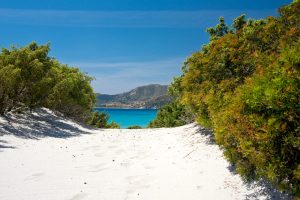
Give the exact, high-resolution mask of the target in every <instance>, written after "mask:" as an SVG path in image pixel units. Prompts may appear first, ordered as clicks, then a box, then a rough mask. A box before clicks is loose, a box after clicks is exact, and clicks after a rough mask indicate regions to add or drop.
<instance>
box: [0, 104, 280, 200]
mask: <svg viewBox="0 0 300 200" xmlns="http://www.w3.org/2000/svg"><path fill="white" fill-rule="evenodd" d="M0 133H1V134H2V136H0V163H1V165H0V177H1V179H0V199H1V200H21V199H24V200H25V199H26V200H31V199H32V200H33V199H40V200H56V199H57V200H64V199H65V200H80V199H101V200H126V199H143V200H159V199H162V200H168V199H170V200H176V199H178V200H179V199H184V200H194V199H195V200H196V199H197V200H199V199H237V200H241V199H276V198H278V199H280V198H283V197H280V196H279V195H280V194H278V193H274V192H273V193H272V192H270V188H264V186H261V185H260V186H259V185H256V184H254V183H253V184H251V185H247V184H245V183H244V182H243V181H242V179H241V178H240V176H239V175H237V174H236V173H235V172H234V170H233V169H232V167H230V165H229V163H228V162H227V161H226V160H225V159H224V157H223V155H222V151H221V150H220V148H219V147H218V146H217V145H216V144H215V143H214V141H213V137H212V134H211V132H210V131H208V130H206V129H204V128H202V127H201V126H199V125H197V124H195V123H193V124H189V125H186V126H182V127H178V128H162V129H139V130H126V129H116V130H108V129H106V130H104V129H91V128H88V127H83V126H81V125H78V124H76V123H74V122H72V121H70V120H65V119H64V118H62V117H59V116H57V115H55V114H54V113H52V112H51V111H49V110H47V109H40V110H38V111H37V112H33V113H31V114H22V115H12V114H11V115H8V116H7V117H5V118H4V117H2V118H0ZM272 195H273V196H272Z"/></svg>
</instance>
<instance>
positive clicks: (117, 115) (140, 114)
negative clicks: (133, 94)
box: [95, 108, 157, 128]
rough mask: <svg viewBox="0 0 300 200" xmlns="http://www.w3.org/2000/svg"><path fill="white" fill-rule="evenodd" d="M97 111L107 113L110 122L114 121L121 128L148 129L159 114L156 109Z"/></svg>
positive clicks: (104, 109) (108, 109) (107, 109)
mask: <svg viewBox="0 0 300 200" xmlns="http://www.w3.org/2000/svg"><path fill="white" fill-rule="evenodd" d="M95 111H98V112H105V113H107V114H108V115H109V116H110V118H109V122H111V121H114V122H116V123H117V124H119V125H120V126H121V128H127V127H128V126H134V125H137V126H141V127H143V128H146V127H147V126H148V124H149V122H150V121H152V120H153V119H154V118H155V117H156V114H157V110H156V109H131V108H95Z"/></svg>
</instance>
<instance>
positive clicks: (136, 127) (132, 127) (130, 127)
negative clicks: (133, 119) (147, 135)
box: [127, 125, 142, 129]
mask: <svg viewBox="0 0 300 200" xmlns="http://www.w3.org/2000/svg"><path fill="white" fill-rule="evenodd" d="M127 128H128V129H142V127H141V126H137V125H134V126H128V127H127Z"/></svg>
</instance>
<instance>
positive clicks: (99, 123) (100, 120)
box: [89, 112, 120, 129]
mask: <svg viewBox="0 0 300 200" xmlns="http://www.w3.org/2000/svg"><path fill="white" fill-rule="evenodd" d="M108 121H109V115H108V114H107V113H104V112H101V113H100V112H93V115H92V118H91V120H90V121H89V124H90V125H92V126H95V127H97V128H116V129H117V128H120V125H118V124H116V123H115V122H113V121H112V122H111V123H108Z"/></svg>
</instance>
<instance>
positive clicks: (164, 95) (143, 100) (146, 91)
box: [96, 84, 171, 108]
mask: <svg viewBox="0 0 300 200" xmlns="http://www.w3.org/2000/svg"><path fill="white" fill-rule="evenodd" d="M96 95H97V103H96V105H97V106H98V107H125V108H160V107H162V106H163V105H165V104H167V103H169V102H170V101H171V98H170V96H169V95H168V85H160V84H149V85H144V86H139V87H136V88H134V89H132V90H130V91H127V92H123V93H120V94H114V95H109V94H100V93H97V94H96Z"/></svg>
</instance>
